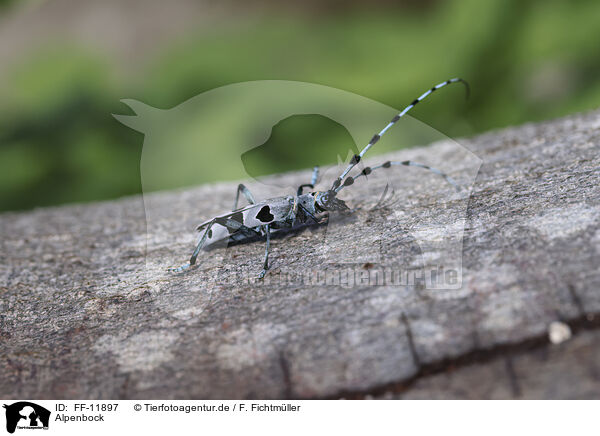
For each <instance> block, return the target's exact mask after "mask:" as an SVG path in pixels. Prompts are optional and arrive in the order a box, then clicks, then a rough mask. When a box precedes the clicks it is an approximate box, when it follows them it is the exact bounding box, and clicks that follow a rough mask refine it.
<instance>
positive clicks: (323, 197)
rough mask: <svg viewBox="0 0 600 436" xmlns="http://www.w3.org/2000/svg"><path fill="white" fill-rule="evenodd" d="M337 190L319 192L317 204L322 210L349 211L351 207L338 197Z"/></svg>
mask: <svg viewBox="0 0 600 436" xmlns="http://www.w3.org/2000/svg"><path fill="white" fill-rule="evenodd" d="M336 195H337V192H335V191H333V190H329V191H324V192H319V193H318V194H317V196H316V199H315V206H316V208H317V210H319V209H320V212H325V211H327V210H328V211H333V210H336V211H348V210H350V208H349V207H348V206H347V205H346V203H345V202H344V201H343V200H340V199H339V198H337V197H336Z"/></svg>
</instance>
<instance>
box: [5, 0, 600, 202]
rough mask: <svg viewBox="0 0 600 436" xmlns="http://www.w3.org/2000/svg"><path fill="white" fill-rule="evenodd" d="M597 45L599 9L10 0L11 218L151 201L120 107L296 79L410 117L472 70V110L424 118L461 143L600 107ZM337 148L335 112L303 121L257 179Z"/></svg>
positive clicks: (594, 4)
mask: <svg viewBox="0 0 600 436" xmlns="http://www.w3.org/2000/svg"><path fill="white" fill-rule="evenodd" d="M599 43H600V2H599V1H598V0H590V1H572V2H567V1H557V0H556V1H553V0H544V1H528V0H519V1H517V0H489V1H480V0H457V1H433V0H428V1H418V0H413V1H401V2H392V1H375V2H368V3H367V2H366V1H364V2H361V1H354V2H339V1H323V2H318V1H316V0H314V1H307V2H275V1H269V0H263V1H261V2H255V3H252V4H250V3H247V2H241V1H240V2H234V1H229V2H219V3H217V2H214V1H192V0H177V1H172V2H161V1H158V0H144V1H142V0H130V1H127V2H125V1H117V0H104V1H102V0H90V1H86V2H80V1H75V0H52V1H40V0H37V1H17V0H13V1H1V0H0V210H20V209H28V208H32V207H37V206H46V205H55V204H61V203H69V202H82V201H91V200H99V199H110V198H116V197H120V196H123V195H129V194H135V193H139V192H140V191H141V184H140V170H139V163H140V154H141V150H142V145H143V140H144V137H143V135H142V134H141V133H138V132H135V131H133V130H131V129H129V128H128V127H126V126H124V125H122V124H120V123H119V122H117V121H116V120H115V119H114V118H113V117H112V116H111V114H112V113H120V114H128V113H131V112H130V110H129V109H128V108H127V107H125V106H124V105H123V104H122V103H120V102H119V100H120V99H122V98H133V99H137V100H140V101H142V102H144V103H146V104H149V105H151V106H154V107H158V108H165V109H166V108H171V107H173V106H176V105H178V104H180V103H182V102H184V101H185V100H187V99H189V98H191V97H193V96H195V95H197V94H199V93H201V92H203V91H206V90H209V89H212V88H215V87H217V86H222V85H226V84H230V83H235V82H241V81H248V80H261V79H285V80H299V81H306V82H314V83H318V84H322V85H328V86H332V87H335V88H340V89H344V90H346V91H350V92H353V93H357V94H360V95H363V96H366V97H369V98H371V99H374V100H377V101H380V102H382V103H384V104H387V105H390V106H393V107H398V108H401V107H403V106H404V105H405V104H407V103H408V102H410V101H411V100H412V99H414V98H415V97H416V96H418V95H419V94H420V93H421V92H423V91H424V90H425V89H428V88H429V87H431V86H432V85H433V84H436V83H439V82H441V81H443V80H445V79H447V78H451V77H455V76H460V77H463V78H465V79H466V80H468V81H469V82H470V84H471V89H472V93H471V98H470V99H469V101H467V102H466V103H465V102H464V99H463V95H462V93H463V90H462V89H458V87H457V89H452V90H450V89H448V90H447V91H444V92H445V94H444V95H443V96H442V94H438V95H436V96H434V97H433V98H432V99H430V100H429V101H428V103H427V104H424V105H422V106H419V107H417V108H416V109H415V111H414V112H412V113H411V115H413V116H414V117H416V118H418V119H420V120H422V121H424V122H426V123H427V124H429V125H431V126H432V127H434V128H435V129H437V130H439V131H441V132H443V133H444V134H446V135H449V136H452V137H460V136H468V135H473V134H475V133H477V132H482V131H485V130H489V129H492V128H499V127H503V126H507V125H513V124H519V123H523V122H527V121H536V120H542V119H547V118H552V117H557V116H561V115H565V114H569V113H573V112H577V111H584V110H589V109H593V108H597V107H598V106H600V50H599V48H600V47H599ZM386 121H387V120H383V121H382V123H384V122H386ZM224 122H231V120H230V119H227V120H224ZM317 138H318V140H317ZM324 139H325V142H327V143H328V144H329V143H330V144H331V147H332V148H333V149H335V148H336V147H338V148H339V147H341V148H339V149H343V148H344V147H346V148H347V147H348V141H349V140H350V139H349V135H348V133H347V132H346V131H345V129H343V128H342V127H341V126H339V125H338V124H336V123H333V122H331V121H328V120H327V119H323V118H322V117H318V116H314V117H311V116H299V117H294V118H290V119H288V120H286V121H285V122H282V123H280V124H279V125H278V126H277V127H276V128H275V129H274V131H273V136H272V137H271V139H269V141H268V142H267V143H266V144H265V145H264V146H263V147H261V148H260V150H257V153H252V156H247V162H245V163H246V165H247V169H249V171H250V173H251V175H259V174H267V173H272V172H279V171H284V170H289V169H293V168H306V167H311V166H312V165H314V164H315V163H319V164H323V163H327V162H325V161H324V160H327V156H329V154H325V153H323V152H322V150H321V151H320V148H319V145H320V143H322V142H323V140H324ZM311 145H314V147H313V149H311ZM358 145H359V146H360V145H362V144H358ZM404 145H409V144H404ZM414 145H419V144H414ZM343 156H345V153H344V154H343ZM315 161H317V162H315ZM220 174H222V171H220V169H219V168H213V170H212V171H206V172H205V174H203V176H202V177H203V181H214V180H220ZM234 177H236V178H243V177H245V175H244V174H239V175H234Z"/></svg>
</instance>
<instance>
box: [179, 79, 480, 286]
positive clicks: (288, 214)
mask: <svg viewBox="0 0 600 436" xmlns="http://www.w3.org/2000/svg"><path fill="white" fill-rule="evenodd" d="M456 82H461V83H463V84H464V85H465V87H466V91H467V97H468V95H469V84H468V83H467V82H466V81H464V80H463V79H460V78H454V79H450V80H447V81H445V82H442V83H440V84H438V85H436V86H434V87H433V88H431V89H429V90H427V91H426V92H425V93H423V94H422V95H421V96H420V97H419V98H417V99H415V100H413V101H412V103H410V104H409V105H408V106H406V107H405V108H404V110H403V111H402V112H400V113H399V114H398V115H396V116H395V117H394V118H392V120H391V121H390V122H389V123H388V125H387V126H385V127H384V128H383V130H381V131H380V132H379V133H377V134H375V135H374V136H373V138H372V139H371V140H370V141H369V143H368V144H367V145H366V146H365V148H363V150H362V151H361V152H360V153H359V154H355V155H354V156H353V157H352V158H351V159H350V162H349V163H348V166H347V167H346V169H345V170H344V172H343V173H342V174H340V175H339V177H337V178H336V179H335V181H334V182H333V184H332V186H331V188H330V189H329V190H327V191H313V192H309V193H308V194H304V193H303V190H304V188H311V189H314V187H315V184H316V182H317V178H318V175H319V167H315V168H314V169H313V174H312V178H311V182H310V183H305V184H303V185H300V186H299V187H298V191H297V193H296V195H286V196H284V197H275V198H269V199H266V200H263V201H260V202H258V203H257V202H256V201H255V200H254V196H253V195H252V193H251V192H250V190H248V188H247V187H246V186H244V185H243V184H240V185H238V188H237V192H236V195H235V201H234V203H233V209H232V211H231V212H227V213H225V214H222V215H219V216H217V217H214V218H212V219H210V220H207V221H205V222H203V223H201V224H200V225H198V227H196V231H198V232H202V231H203V233H201V234H200V236H199V238H198V243H197V245H196V249H195V250H194V252H193V253H192V257H191V258H190V260H189V262H188V263H186V264H185V265H182V266H180V267H178V268H169V270H170V271H173V272H181V271H184V270H186V269H188V268H189V267H190V266H192V265H194V264H195V263H196V259H197V257H198V253H200V250H201V249H202V248H205V247H208V246H209V245H211V244H214V243H215V242H217V241H222V240H224V239H227V240H228V243H229V242H241V241H244V240H247V239H251V238H257V237H262V236H264V237H266V241H267V244H266V249H265V257H264V264H263V269H262V271H261V273H260V274H259V276H258V278H260V279H262V278H263V277H264V276H265V274H266V272H267V270H268V269H269V246H270V242H271V233H272V232H274V231H278V230H282V229H292V228H295V227H296V226H301V225H307V224H310V223H311V222H312V224H321V223H322V222H324V221H320V220H319V219H318V217H322V216H323V215H327V212H331V211H341V212H350V208H349V207H348V206H347V205H346V203H345V202H344V201H343V200H340V199H339V198H337V195H338V193H339V192H340V190H342V189H343V188H344V187H346V186H350V185H352V184H353V183H354V181H355V180H356V179H358V178H359V177H361V176H365V177H366V176H368V175H369V174H371V172H372V171H374V170H377V169H379V168H391V167H392V166H395V165H405V166H413V167H419V168H424V169H426V170H429V171H431V172H433V173H435V174H437V175H439V176H441V177H443V178H444V179H445V180H446V181H447V182H448V183H450V184H451V185H452V186H454V187H455V188H456V190H457V191H459V190H460V187H459V185H458V184H457V183H456V182H455V181H454V180H453V179H452V178H451V177H450V176H448V175H447V174H445V173H443V172H441V171H440V170H438V169H435V168H432V167H430V166H428V165H424V164H420V163H418V162H413V161H410V160H407V161H403V162H393V161H387V162H384V163H382V164H380V165H377V166H374V167H365V168H364V169H363V170H362V171H361V172H360V173H359V174H357V175H355V176H349V177H347V178H346V179H345V180H344V177H346V176H347V175H348V173H349V172H350V171H351V170H352V169H353V168H354V167H355V166H356V165H357V164H358V163H359V162H360V161H361V159H362V157H363V156H364V155H365V153H366V152H367V151H369V149H370V148H371V147H373V145H375V143H377V141H379V139H380V138H381V137H382V136H383V135H384V134H385V132H387V131H388V129H389V128H390V127H392V126H393V125H394V124H395V123H396V122H397V121H398V120H399V119H400V118H402V117H403V116H404V115H406V113H407V112H408V111H409V110H411V109H412V108H413V107H415V106H416V105H417V103H419V102H420V101H422V100H423V99H425V98H426V97H427V96H428V95H430V94H431V93H432V92H434V91H436V90H438V89H440V88H442V87H444V86H446V85H449V84H451V83H456ZM342 180H344V181H343V183H342ZM240 192H241V193H242V194H243V195H244V197H245V198H246V200H247V201H248V203H250V204H249V205H248V206H246V207H242V208H238V200H239V197H240ZM324 219H325V220H326V219H327V216H325V218H324Z"/></svg>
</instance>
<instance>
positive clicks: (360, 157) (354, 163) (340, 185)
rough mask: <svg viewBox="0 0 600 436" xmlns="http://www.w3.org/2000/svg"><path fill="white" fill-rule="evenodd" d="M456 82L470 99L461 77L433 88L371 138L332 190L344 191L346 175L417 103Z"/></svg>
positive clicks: (465, 83) (334, 183)
mask: <svg viewBox="0 0 600 436" xmlns="http://www.w3.org/2000/svg"><path fill="white" fill-rule="evenodd" d="M456 82H461V83H463V84H464V85H465V87H466V88H467V98H468V97H469V84H468V83H467V82H465V81H464V80H463V79H461V78H459V77H456V78H454V79H450V80H446V81H445V82H442V83H440V84H438V85H435V86H434V87H433V88H431V89H429V90H427V91H426V92H425V93H423V94H422V95H421V96H420V97H419V98H417V99H416V100H414V101H413V102H412V103H411V104H409V105H408V106H406V107H405V108H404V110H403V111H402V112H400V113H399V114H398V115H396V116H395V117H394V118H392V121H390V122H389V123H388V125H387V126H385V127H384V128H383V130H382V131H381V132H379V133H377V134H376V135H375V136H373V138H371V140H370V141H369V143H368V144H367V145H366V147H365V148H363V150H362V151H361V152H360V153H359V154H355V155H354V156H353V157H352V159H350V163H349V164H348V167H347V168H346V169H345V170H344V172H343V173H342V174H341V175H340V176H339V177H338V178H337V179H335V181H334V182H333V186H332V188H331V189H332V190H334V191H335V192H336V193H337V192H339V190H340V189H342V186H344V185H342V180H343V179H344V177H346V175H348V173H349V172H350V171H351V170H352V168H354V167H355V166H356V164H358V163H359V162H360V160H361V159H362V157H363V156H364V155H365V153H366V152H367V151H369V149H370V148H371V147H373V145H375V143H376V142H377V141H379V139H380V138H381V137H382V136H383V135H384V134H385V132H387V131H388V129H389V128H390V127H392V126H393V125H394V124H396V121H398V120H399V119H400V118H402V117H403V116H404V115H406V113H407V112H408V111H410V110H411V109H412V108H413V107H415V106H416V105H417V103H419V102H420V101H421V100H424V99H425V98H426V97H427V96H428V95H429V94H431V93H433V91H436V90H438V89H440V88H443V87H444V86H446V85H450V84H451V83H456ZM353 181H354V180H353Z"/></svg>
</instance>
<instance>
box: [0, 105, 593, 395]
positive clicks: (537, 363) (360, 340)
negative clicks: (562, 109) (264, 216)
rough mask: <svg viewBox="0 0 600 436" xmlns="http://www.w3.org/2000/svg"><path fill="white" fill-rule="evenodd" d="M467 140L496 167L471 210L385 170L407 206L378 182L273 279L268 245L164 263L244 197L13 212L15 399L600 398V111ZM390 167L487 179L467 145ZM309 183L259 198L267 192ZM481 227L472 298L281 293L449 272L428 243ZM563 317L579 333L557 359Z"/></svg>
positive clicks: (469, 250) (468, 270) (285, 261)
mask: <svg viewBox="0 0 600 436" xmlns="http://www.w3.org/2000/svg"><path fill="white" fill-rule="evenodd" d="M459 143H460V144H461V145H462V146H465V147H467V148H468V149H470V150H471V151H472V152H473V153H475V155H477V156H478V157H479V158H480V159H482V161H483V162H482V165H481V168H480V169H479V172H478V173H477V177H476V180H475V182H474V184H473V186H472V188H471V190H470V191H467V194H468V195H467V196H466V197H461V196H459V195H457V194H455V193H453V191H452V190H451V189H448V187H446V186H444V184H443V181H441V180H437V179H435V176H429V175H425V174H426V173H424V172H422V171H421V170H419V169H404V168H402V169H399V170H397V171H395V170H394V171H395V172H386V173H385V174H386V177H389V178H390V179H391V180H392V182H393V186H394V190H395V194H394V198H395V200H397V203H396V205H394V206H389V207H383V208H379V209H375V210H370V208H371V206H372V205H373V204H374V203H375V202H376V201H377V198H376V195H375V196H374V195H373V192H372V191H373V190H372V189H371V188H370V187H372V186H376V187H377V188H378V189H380V188H381V186H382V185H381V182H382V181H384V179H378V177H380V176H377V175H375V174H373V177H372V178H371V179H370V180H371V181H372V183H371V182H369V183H362V184H361V183H359V181H357V182H356V183H355V185H354V186H352V187H351V188H352V193H350V189H348V197H345V196H344V195H341V197H342V198H344V199H347V200H348V203H349V204H350V205H351V207H354V206H356V205H359V206H361V209H359V210H357V211H356V213H355V214H354V215H353V216H351V217H337V218H332V223H331V224H330V225H329V226H327V227H323V226H322V227H319V228H313V229H306V230H304V231H301V232H298V233H295V234H287V235H283V236H280V237H277V238H274V239H273V240H272V249H273V251H272V259H271V260H272V270H271V272H270V273H269V275H268V276H267V278H268V280H266V281H265V282H264V283H253V282H252V280H246V278H252V277H253V276H254V275H256V274H257V273H258V272H259V271H260V268H261V260H262V254H263V251H264V242H260V241H258V242H254V243H249V244H241V245H236V246H234V247H229V248H227V249H225V248H217V249H215V250H212V251H209V252H205V253H201V256H200V260H201V263H200V265H199V266H198V268H195V269H192V270H191V271H189V272H187V273H184V274H171V273H168V272H167V271H166V268H165V267H166V266H177V265H178V264H180V263H183V262H185V260H187V258H188V257H189V255H190V253H191V251H192V249H193V244H194V237H195V236H194V234H193V228H194V225H195V224H197V223H199V222H201V221H203V220H205V219H207V218H210V217H211V216H213V215H216V214H218V213H221V212H223V211H226V210H227V209H228V208H229V207H231V204H232V201H233V198H234V196H235V188H236V186H237V184H236V183H218V184H213V185H206V186H200V187H197V188H194V189H188V190H181V191H172V192H162V193H155V194H150V195H146V196H145V197H144V198H143V199H142V197H131V198H125V199H122V200H118V201H110V202H102V203H95V204H86V205H75V206H65V207H57V208H47V209H39V210H34V211H31V212H25V213H6V214H2V215H0V224H1V228H0V244H1V245H0V247H1V251H0V298H1V303H0V304H1V305H0V347H1V353H0V374H1V376H0V396H1V397H4V398H38V399H43V398H57V399H59V398H60V399H76V398H81V399H86V398H87V399H109V398H110V399H114V398H123V399H125V398H164V399H168V398H173V399H187V398H196V399H210V398H265V399H266V398H339V397H348V398H364V397H378V398H594V397H596V398H597V397H598V395H599V394H600V384H599V377H600V376H599V374H600V359H599V358H598V352H597V350H598V346H597V345H598V332H597V327H598V317H599V316H600V291H599V289H600V272H599V271H600V190H599V189H598V186H599V182H600V170H599V168H600V153H599V152H600V112H591V113H587V114H582V115H575V116H572V117H568V118H565V119H560V120H554V121H548V122H544V123H540V124H530V125H525V126H521V127H517V128H509V129H505V130H500V131H497V132H491V133H488V134H485V135H482V136H478V137H475V138H471V139H466V140H459ZM387 158H394V159H399V160H404V159H414V160H417V161H422V162H425V163H428V164H430V165H432V166H437V167H440V168H442V169H444V170H448V171H449V172H450V175H451V176H452V177H453V178H455V179H456V180H457V181H459V183H461V182H468V177H467V173H468V171H470V170H472V168H470V169H469V168H466V167H465V166H464V164H463V161H462V160H461V156H460V155H459V154H457V153H456V150H455V149H454V146H453V145H452V144H449V143H437V144H433V145H431V146H428V147H422V148H415V149H410V150H405V151H402V152H399V153H395V154H394V155H390V156H384V157H381V156H380V157H376V158H372V159H370V160H368V162H374V163H379V162H381V161H383V160H386V159H387ZM326 176H327V177H330V178H332V177H333V176H332V172H331V171H330V172H327V173H326ZM381 177H383V176H381ZM309 178H310V170H307V171H302V172H297V173H290V174H283V175H278V176H272V177H270V178H267V179H266V180H265V181H264V183H257V182H252V181H250V182H249V183H248V186H249V187H250V189H251V190H252V191H253V193H254V194H255V197H257V198H258V197H262V198H264V197H266V196H269V195H273V194H276V193H277V190H276V188H277V187H284V188H286V189H289V187H292V186H295V185H299V184H300V183H307V181H308V179H309ZM385 180H389V179H385ZM378 181H379V182H378ZM369 189H371V190H369ZM280 191H281V189H280ZM288 192H289V191H288ZM345 192H346V191H342V193H345ZM358 203H361V204H358ZM353 205H354V206H353ZM463 226H464V237H463V238H462V246H461V272H462V286H461V287H460V289H455V290H451V291H443V290H442V291H435V290H430V289H427V288H426V287H424V286H422V284H421V283H416V284H413V285H406V286H395V285H385V286H375V285H369V284H366V285H365V284H360V283H359V284H356V285H354V286H346V285H344V284H343V283H340V284H335V283H333V284H331V283H330V284H328V283H319V282H317V283H312V284H311V283H306V282H305V283H302V282H297V281H291V282H285V283H282V282H281V281H282V279H281V277H291V276H294V275H298V274H301V273H305V272H307V271H309V272H310V271H312V272H319V271H321V270H324V269H325V270H327V269H331V268H333V267H336V268H347V267H348V265H349V264H348V263H347V260H348V259H354V261H355V262H354V264H351V267H352V268H355V269H356V268H358V270H362V271H366V273H369V271H371V270H373V269H376V268H379V267H392V266H394V265H396V266H401V267H403V268H409V267H413V268H414V267H418V268H424V267H426V266H427V265H434V264H435V263H436V262H437V261H439V256H443V253H442V252H443V250H440V249H439V247H438V248H435V244H433V243H432V244H429V245H428V244H427V243H422V240H427V241H429V242H431V241H433V242H435V241H436V238H437V237H438V236H439V235H442V236H443V235H444V234H445V229H459V230H461V231H462V229H463ZM436 232H437V233H436ZM459 233H460V232H459ZM436 235H437V236H436ZM440 253H442V254H440ZM340 259H344V262H345V263H343V264H342V265H341V266H340V265H339V260H340ZM553 321H562V322H564V323H566V324H568V325H570V326H571V328H572V330H573V337H572V338H571V339H570V340H569V341H566V342H564V343H563V344H560V345H551V344H550V343H549V342H548V339H547V334H548V333H547V332H548V326H549V324H550V323H551V322H553Z"/></svg>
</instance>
